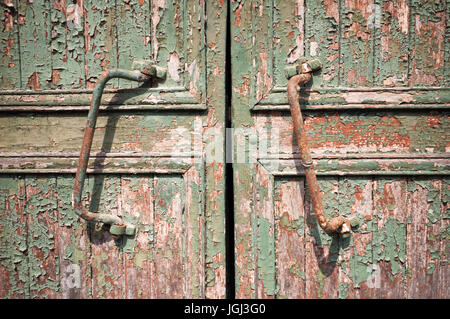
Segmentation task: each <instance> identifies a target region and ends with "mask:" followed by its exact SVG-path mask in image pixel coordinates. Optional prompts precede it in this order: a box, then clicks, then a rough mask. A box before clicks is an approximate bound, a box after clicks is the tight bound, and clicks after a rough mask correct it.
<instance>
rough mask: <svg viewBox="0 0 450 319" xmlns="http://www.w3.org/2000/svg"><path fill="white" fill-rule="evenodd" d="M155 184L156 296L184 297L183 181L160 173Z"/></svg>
mask: <svg viewBox="0 0 450 319" xmlns="http://www.w3.org/2000/svg"><path fill="white" fill-rule="evenodd" d="M153 187H154V201H155V203H154V207H155V216H154V222H155V233H156V234H155V246H154V247H155V248H154V259H153V261H154V269H155V278H154V281H155V298H183V297H184V296H185V291H186V278H185V268H186V266H185V265H184V263H183V254H185V251H184V249H183V246H184V243H183V232H184V217H185V216H184V215H183V214H182V212H183V210H184V194H183V193H184V192H183V189H184V187H183V180H182V179H181V178H180V177H178V176H158V177H155V179H154V186H153Z"/></svg>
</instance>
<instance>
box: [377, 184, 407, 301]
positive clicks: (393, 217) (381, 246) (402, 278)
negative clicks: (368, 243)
mask: <svg viewBox="0 0 450 319" xmlns="http://www.w3.org/2000/svg"><path fill="white" fill-rule="evenodd" d="M374 209H375V213H376V214H377V215H376V220H377V229H375V230H374V232H373V240H372V242H373V258H374V265H375V266H376V268H375V269H374V270H375V273H374V276H375V278H374V279H375V283H373V285H374V286H375V287H374V288H375V289H374V297H375V298H391V299H392V298H394V299H402V298H406V287H405V284H406V267H405V261H406V260H405V258H406V238H407V231H406V229H407V182H406V180H404V179H395V180H394V179H377V183H376V189H375V192H374ZM408 234H409V233H408Z"/></svg>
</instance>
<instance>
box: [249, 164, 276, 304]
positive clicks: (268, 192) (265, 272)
mask: <svg viewBox="0 0 450 319" xmlns="http://www.w3.org/2000/svg"><path fill="white" fill-rule="evenodd" d="M254 169H255V175H256V176H255V183H254V187H255V188H254V190H253V193H254V200H253V202H254V219H255V226H256V229H254V230H253V231H254V232H255V237H256V238H255V242H254V245H255V249H256V253H255V256H256V260H255V261H256V265H255V268H256V269H257V275H256V281H255V285H256V287H255V288H256V294H255V297H256V298H258V299H267V298H273V297H274V296H275V294H276V288H277V287H276V280H275V273H276V270H275V259H276V256H275V255H276V252H275V225H274V222H275V216H274V211H273V177H272V176H271V175H270V174H269V172H268V171H267V170H266V169H265V168H264V167H263V166H262V165H260V164H255V168H254Z"/></svg>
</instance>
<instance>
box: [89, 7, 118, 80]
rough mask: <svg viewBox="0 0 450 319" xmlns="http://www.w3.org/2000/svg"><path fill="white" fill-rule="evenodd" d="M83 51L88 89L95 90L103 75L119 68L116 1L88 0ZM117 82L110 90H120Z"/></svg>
mask: <svg viewBox="0 0 450 319" xmlns="http://www.w3.org/2000/svg"><path fill="white" fill-rule="evenodd" d="M84 21H85V22H84V24H85V26H84V38H85V40H84V43H85V46H84V49H85V58H84V60H85V66H84V67H85V72H86V75H85V78H86V88H88V89H92V88H94V87H95V82H96V81H97V79H98V77H99V76H100V75H101V74H102V73H103V71H105V70H107V69H111V68H116V67H117V59H118V57H117V18H116V6H115V1H113V0H85V11H84ZM117 86H118V80H117V79H113V80H111V81H108V83H107V87H117Z"/></svg>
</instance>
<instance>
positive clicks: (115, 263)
mask: <svg viewBox="0 0 450 319" xmlns="http://www.w3.org/2000/svg"><path fill="white" fill-rule="evenodd" d="M89 178H90V180H89V184H91V185H92V187H93V193H92V195H91V204H90V210H89V211H93V212H102V213H105V214H112V215H118V214H119V213H120V212H121V201H120V177H119V176H117V175H94V176H93V177H89ZM88 207H89V206H88ZM105 228H106V229H105ZM90 237H91V250H92V256H91V266H92V297H93V298H105V299H106V298H122V297H123V295H124V291H123V289H124V278H123V254H122V252H121V249H120V246H121V244H122V238H120V237H119V239H115V238H114V237H113V236H112V235H111V234H110V233H109V232H108V231H107V227H105V226H104V225H102V224H100V223H97V224H96V225H95V226H94V229H92V232H91V235H90Z"/></svg>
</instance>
